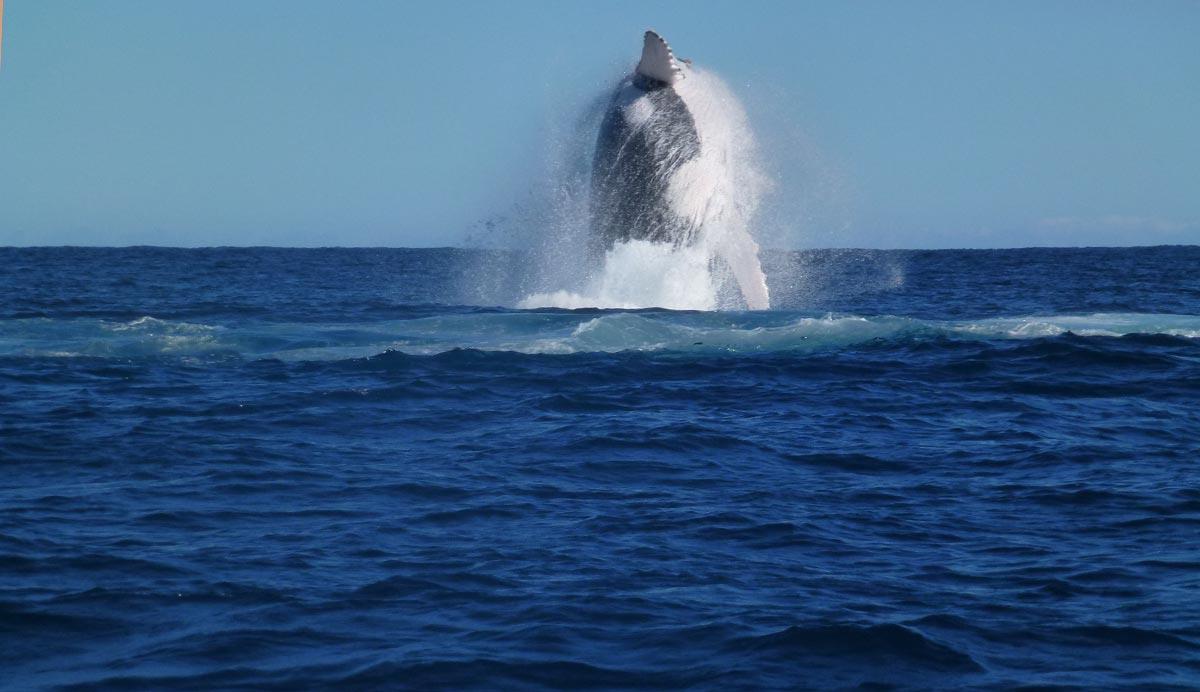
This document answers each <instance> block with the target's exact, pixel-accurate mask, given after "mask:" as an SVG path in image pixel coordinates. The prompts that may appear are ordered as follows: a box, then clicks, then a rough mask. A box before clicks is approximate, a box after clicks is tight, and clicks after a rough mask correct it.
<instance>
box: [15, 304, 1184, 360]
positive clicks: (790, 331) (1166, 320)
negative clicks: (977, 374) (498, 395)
mask: <svg viewBox="0 0 1200 692" xmlns="http://www.w3.org/2000/svg"><path fill="white" fill-rule="evenodd" d="M1068 332H1069V333H1071V334H1074V335H1076V336H1081V337H1119V336H1126V335H1130V334H1158V335H1164V336H1172V337H1183V338H1190V339H1200V316H1197V315H1168V314H1143V313H1095V314H1091V315H1042V316H1028V317H998V318H987V319H978V320H957V321H939V320H921V319H915V318H911V317H900V316H894V315H877V316H861V315H836V314H825V315H801V314H796V313H781V312H768V313H747V312H742V313H733V312H694V311H693V312H674V311H663V310H654V311H637V312H626V311H612V312H607V311H605V312H597V311H596V310H574V311H567V310H536V311H513V312H481V313H468V314H452V315H439V316H435V317H422V318H414V319H402V320H390V321H382V322H369V323H361V324H305V323H274V322H249V323H241V324H236V325H205V324H195V323H190V322H180V321H172V320H161V319H155V318H142V319H139V320H133V321H131V322H108V321H104V320H95V319H89V318H72V319H48V318H32V319H6V320H0V356H18V357H22V356H40V357H68V356H92V357H119V358H130V357H134V358H136V357H153V356H188V357H216V358H223V357H229V356H237V357H243V358H277V359H282V360H343V359H349V358H362V357H366V356H371V355H375V354H378V353H382V352H384V351H399V352H403V353H408V354H412V355H434V354H438V353H444V352H447V351H452V350H455V349H474V350H480V351H501V352H515V353H527V354H548V355H555V354H572V353H615V352H620V351H679V352H713V353H726V354H737V353H767V352H787V351H793V352H800V353H804V352H812V351H818V350H830V349H839V348H848V347H853V346H855V345H859V344H865V343H870V342H876V341H900V340H922V339H932V338H939V337H940V338H949V339H967V340H976V339H982V340H1012V339H1039V338H1053V337H1056V336H1061V335H1063V334H1066V333H1068Z"/></svg>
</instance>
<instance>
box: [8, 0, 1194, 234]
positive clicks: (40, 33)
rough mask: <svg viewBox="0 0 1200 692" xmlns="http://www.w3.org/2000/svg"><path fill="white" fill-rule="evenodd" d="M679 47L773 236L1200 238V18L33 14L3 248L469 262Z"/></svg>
mask: <svg viewBox="0 0 1200 692" xmlns="http://www.w3.org/2000/svg"><path fill="white" fill-rule="evenodd" d="M647 27H654V28H656V29H659V30H660V31H661V32H662V33H663V34H664V35H665V36H666V37H667V38H668V40H669V41H670V42H671V43H672V45H673V46H674V47H675V48H676V50H677V52H679V53H680V54H682V55H684V56H687V57H691V58H692V59H694V60H695V61H696V62H697V63H698V64H702V65H704V66H706V67H708V68H711V69H712V70H714V71H716V72H718V73H719V74H721V75H722V76H723V77H724V78H725V79H726V80H727V81H728V82H729V83H730V84H731V85H732V86H733V88H734V90H735V91H736V92H737V93H738V94H739V95H741V96H742V97H743V99H744V101H745V103H746V104H747V108H748V110H749V112H750V116H751V119H752V121H753V123H754V125H755V128H756V130H757V132H758V133H759V136H760V139H761V140H762V141H763V143H764V145H765V148H766V149H767V151H768V163H769V166H770V168H771V169H772V171H773V172H774V175H775V177H776V179H777V180H778V183H779V186H778V187H777V191H776V197H775V200H774V201H773V203H772V204H771V205H769V206H768V211H769V213H768V214H767V216H766V217H765V218H764V220H763V224H764V225H763V228H764V235H765V236H766V239H767V241H768V244H771V245H780V244H792V245H797V246H857V247H947V246H949V247H1004V246H1019V245H1077V244H1109V245H1113V244H1115V245H1126V244H1154V243H1179V242H1187V243H1200V2H1196V1H1192V0H1186V1H1185V0H1180V1H1176V2H1170V1H1162V2H1154V1H1151V0H1146V1H1134V0H1128V1H1124V2H1105V1H1103V0H1088V1H1085V2H1065V1H1063V2H1058V1H1053V0H1037V1H1030V2H1020V1H1014V2H961V1H958V0H947V1H945V2H890V1H887V2H835V1H833V0H830V1H829V2H812V3H799V2H791V1H786V2H744V3H741V2H720V3H717V2H704V1H702V0H690V1H687V2H653V3H651V2H604V3H600V2H592V3H582V2H551V1H549V0H547V1H545V2H438V3H434V2H398V1H393V0H370V1H369V0H355V1H348V2H335V1H334V0H319V1H317V0H253V1H247V0H208V1H204V2H163V1H162V0H8V1H7V2H6V3H5V16H4V47H3V66H2V67H0V245H5V244H17V245H34V244H47V245H53V244H64V243H65V244H89V245H124V244H143V243H145V244H158V245H219V244H231V245H247V244H269V245H297V246H303V245H389V246H400V245H412V246H427V245H453V244H457V243H460V242H461V241H462V240H463V238H464V236H465V234H466V232H467V229H468V227H470V226H471V225H472V224H473V223H475V222H477V221H479V220H480V219H483V218H486V217H489V216H493V215H497V214H504V213H506V212H507V211H508V210H509V208H510V207H511V206H512V205H513V204H514V201H516V200H520V199H523V198H525V197H527V196H528V195H529V190H530V189H531V187H534V186H536V185H537V184H538V177H539V173H538V171H539V166H540V163H539V162H541V161H542V160H543V159H544V158H545V157H546V155H547V146H548V144H547V139H548V137H547V132H549V131H552V130H553V129H554V128H555V127H560V128H561V125H562V122H563V120H564V119H567V118H570V117H572V116H571V114H572V112H573V110H572V109H573V108H575V107H576V106H577V105H578V104H579V103H581V102H583V101H585V100H586V99H587V98H588V97H591V96H594V95H596V94H598V93H600V92H602V91H603V90H605V89H606V88H607V87H608V84H609V80H611V79H612V78H613V77H614V75H616V74H617V73H619V72H620V69H621V68H622V67H624V66H627V65H629V64H631V63H632V62H633V61H635V60H636V57H637V53H638V51H639V48H640V36H641V32H642V31H643V30H644V29H645V28H647Z"/></svg>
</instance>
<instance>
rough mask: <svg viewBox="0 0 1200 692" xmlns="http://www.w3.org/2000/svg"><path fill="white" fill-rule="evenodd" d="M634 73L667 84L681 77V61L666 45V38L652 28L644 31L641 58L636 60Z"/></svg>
mask: <svg viewBox="0 0 1200 692" xmlns="http://www.w3.org/2000/svg"><path fill="white" fill-rule="evenodd" d="M634 73H635V74H636V75H637V76H640V77H643V78H644V79H646V80H649V81H651V82H661V83H662V84H665V85H667V86H670V85H672V84H674V83H675V82H678V81H679V80H680V79H683V74H684V73H683V65H682V64H681V61H679V60H676V59H675V54H674V53H673V52H672V51H671V47H670V46H669V45H667V41H666V39H664V38H663V37H662V36H659V35H658V33H657V32H656V31H653V30H649V31H647V32H646V36H645V40H644V42H643V43H642V59H641V60H639V61H638V65H637V69H636V70H634Z"/></svg>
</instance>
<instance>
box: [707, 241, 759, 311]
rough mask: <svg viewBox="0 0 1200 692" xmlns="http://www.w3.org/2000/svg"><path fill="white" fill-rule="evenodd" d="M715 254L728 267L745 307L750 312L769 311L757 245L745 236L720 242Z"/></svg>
mask: <svg viewBox="0 0 1200 692" xmlns="http://www.w3.org/2000/svg"><path fill="white" fill-rule="evenodd" d="M715 254H716V255H717V257H719V258H721V260H722V261H723V262H724V263H725V265H726V266H728V267H729V271H730V273H732V274H733V278H734V280H736V281H737V284H738V288H739V289H740V290H741V292H742V299H743V300H745V301H746V307H747V308H748V309H750V310H769V309H770V307H771V294H770V293H769V292H768V290H767V276H766V274H763V270H762V265H760V264H759V262H758V243H756V242H754V239H753V238H751V237H750V236H749V234H745V236H744V237H742V238H740V239H738V241H736V242H733V241H732V239H726V240H725V241H724V242H721V243H720V244H719V245H718V246H717V248H716V253H715Z"/></svg>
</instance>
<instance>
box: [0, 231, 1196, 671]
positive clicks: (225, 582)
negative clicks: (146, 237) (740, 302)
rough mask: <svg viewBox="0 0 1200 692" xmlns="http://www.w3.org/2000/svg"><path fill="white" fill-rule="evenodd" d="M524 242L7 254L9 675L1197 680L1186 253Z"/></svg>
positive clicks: (1, 319)
mask: <svg viewBox="0 0 1200 692" xmlns="http://www.w3.org/2000/svg"><path fill="white" fill-rule="evenodd" d="M520 262H521V258H520V257H519V256H515V255H511V254H506V253H491V254H487V253H480V252H465V251H449V250H427V251H418V250H269V249H251V250H232V249H231V250H163V249H145V248H143V249H122V250H85V249H30V250H14V249H0V687H5V688H13V689H23V688H40V687H58V686H65V687H74V686H81V687H84V688H93V687H99V688H120V689H126V688H129V689H169V688H223V689H229V688H234V689H237V688H296V687H300V688H344V689H370V688H381V687H418V688H427V687H433V688H445V689H462V688H504V689H512V688H541V687H550V688H560V687H598V688H664V687H665V688H674V687H685V686H691V687H696V688H713V689H725V688H729V687H733V688H760V687H767V688H772V687H827V686H856V685H859V684H881V685H896V686H899V687H913V688H930V687H955V688H961V687H976V688H994V687H1011V686H1021V685H1064V686H1080V687H1083V688H1093V687H1120V686H1142V687H1146V688H1153V689H1162V688H1168V687H1172V686H1175V687H1179V688H1192V687H1196V686H1200V547H1198V546H1200V271H1198V268H1200V248H1195V247H1190V248H1179V247H1174V248H1149V249H1126V250H1104V249H1093V250H1022V251H978V252H959V251H947V252H811V253H796V254H790V255H785V254H773V255H771V256H769V257H768V258H767V265H768V274H769V276H770V278H771V283H772V290H773V298H774V301H775V304H776V305H777V306H778V309H777V310H775V311H772V312H769V313H758V314H745V313H740V314H739V313H725V314H719V313H708V314H705V313H681V312H667V311H655V310H648V311H633V312H622V311H595V310H590V311H575V312H572V311H561V310H559V311H555V310H542V311H519V310H511V309H503V308H479V307H464V305H470V304H478V303H484V304H492V305H495V304H509V305H511V304H515V302H516V301H517V299H519V298H520V295H519V291H518V289H517V288H516V284H515V283H514V284H512V285H509V284H506V283H505V282H504V281H498V282H497V281H492V282H491V283H490V284H489V288H488V289H487V290H488V291H491V293H490V294H489V295H482V294H481V293H480V291H481V289H480V287H479V283H478V282H475V281H474V280H473V279H474V277H475V276H477V275H478V273H479V272H480V271H482V270H481V267H484V266H487V267H490V268H491V274H490V275H491V276H493V277H494V276H497V275H498V276H501V277H503V276H507V275H508V273H507V272H506V271H503V270H504V268H505V267H506V266H508V263H511V265H512V266H518V265H519V264H520ZM497 267H500V269H501V271H499V272H497V271H496V268H497Z"/></svg>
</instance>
